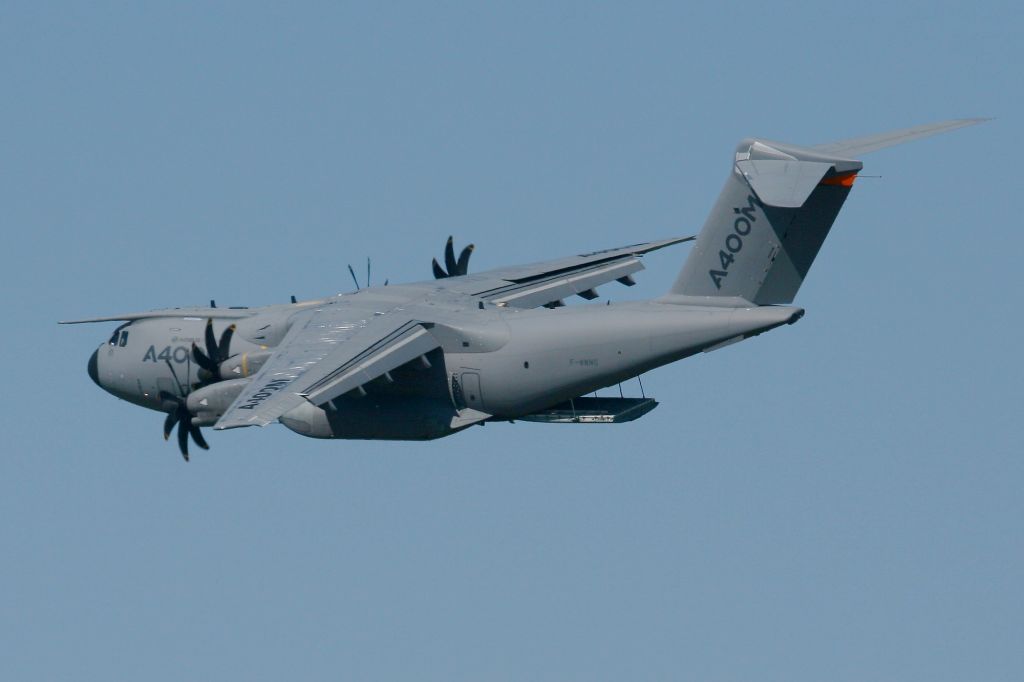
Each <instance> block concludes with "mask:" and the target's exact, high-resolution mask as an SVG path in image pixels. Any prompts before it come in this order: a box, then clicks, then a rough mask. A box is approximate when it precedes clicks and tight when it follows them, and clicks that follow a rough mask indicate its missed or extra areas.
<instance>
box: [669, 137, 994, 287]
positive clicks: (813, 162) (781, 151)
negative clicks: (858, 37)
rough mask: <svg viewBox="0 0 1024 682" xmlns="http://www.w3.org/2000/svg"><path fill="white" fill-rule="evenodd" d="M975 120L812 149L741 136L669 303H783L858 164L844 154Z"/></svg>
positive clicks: (801, 278) (815, 250) (808, 263)
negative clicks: (723, 185) (715, 199)
mask: <svg viewBox="0 0 1024 682" xmlns="http://www.w3.org/2000/svg"><path fill="white" fill-rule="evenodd" d="M983 120H985V119H961V120H957V121H946V122H944V123H937V124H932V125H927V126H919V127H917V128H908V129H905V130H899V131H895V132H892V133H884V134H881V135H873V136H870V137H862V138H857V139H853V140H845V141H843V142H836V143H832V144H827V145H819V146H817V147H798V146H796V145H790V144H782V143H778V142H770V141H767V140H759V139H746V140H744V141H743V142H741V143H740V144H739V146H737V147H736V153H735V156H734V160H733V167H732V173H731V174H730V175H729V179H728V180H727V181H726V183H725V187H724V188H723V189H722V193H721V194H720V195H719V197H718V201H717V202H716V203H715V206H714V208H713V209H712V210H711V214H710V215H709V216H708V219H707V222H705V223H704V227H703V228H702V229H701V232H700V235H699V236H698V237H697V242H696V244H695V245H694V247H693V250H692V251H690V254H689V256H688V257H687V260H686V263H685V264H684V265H683V269H682V272H680V273H679V277H678V278H677V279H676V282H675V284H674V285H673V286H672V289H671V292H670V296H669V300H681V301H686V302H694V303H696V302H700V300H701V299H703V298H713V299H714V300H713V301H709V302H714V303H715V304H717V305H729V304H730V303H729V302H730V301H731V302H732V303H731V304H733V305H749V304H750V303H753V304H756V305H768V304H777V303H791V302H792V301H793V298H794V297H795V296H796V293H797V291H798V290H799V289H800V285H801V284H803V281H804V278H805V277H806V276H807V272H808V270H810V267H811V264H812V263H813V262H814V258H815V257H816V256H817V255H818V251H819V250H820V249H821V245H822V244H823V243H824V241H825V237H827V236H828V232H829V230H830V229H831V227H832V223H833V222H834V221H835V219H836V216H837V215H838V214H839V210H840V209H841V208H842V207H843V203H844V202H845V201H846V197H847V196H848V195H849V194H850V189H851V188H852V187H853V183H854V180H855V179H856V177H857V173H859V172H860V170H861V168H863V164H862V163H861V162H860V161H857V160H855V159H853V158H851V157H853V156H854V155H857V154H863V153H867V152H870V151H875V150H877V149H882V148H883V147H888V146H891V145H895V144H900V143H902V142H908V141H910V140H914V139H918V138H921V137H926V136H928V135H934V134H937V133H940V132H945V131H947V130H953V129H955V128H960V127H963V126H966V125H972V124H974V123H980V122H981V121H983Z"/></svg>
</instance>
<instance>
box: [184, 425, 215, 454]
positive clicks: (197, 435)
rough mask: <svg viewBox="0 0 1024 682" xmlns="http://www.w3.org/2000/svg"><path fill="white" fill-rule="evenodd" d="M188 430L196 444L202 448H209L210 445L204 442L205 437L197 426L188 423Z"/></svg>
mask: <svg viewBox="0 0 1024 682" xmlns="http://www.w3.org/2000/svg"><path fill="white" fill-rule="evenodd" d="M188 432H189V434H191V435H192V440H194V441H195V442H196V445H198V446H199V447H201V448H202V449H203V450H209V449H210V446H209V445H207V444H206V439H205V438H203V432H202V431H200V430H199V427H198V426H196V425H195V424H189V425H188Z"/></svg>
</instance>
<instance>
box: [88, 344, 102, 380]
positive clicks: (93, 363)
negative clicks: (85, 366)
mask: <svg viewBox="0 0 1024 682" xmlns="http://www.w3.org/2000/svg"><path fill="white" fill-rule="evenodd" d="M99 353H100V349H99V348H97V349H96V350H94V351H93V352H92V355H90V356H89V378H90V379H92V380H93V381H94V382H96V385H97V386H99V387H100V388H103V385H102V384H101V383H100V372H99V367H98V363H99V361H98V359H97V358H98V356H99Z"/></svg>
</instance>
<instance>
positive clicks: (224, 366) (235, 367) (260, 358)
mask: <svg viewBox="0 0 1024 682" xmlns="http://www.w3.org/2000/svg"><path fill="white" fill-rule="evenodd" d="M271 353H272V351H269V350H258V351H256V352H254V353H239V354H237V355H232V356H231V357H230V358H228V359H227V360H225V361H224V362H222V363H220V375H221V376H222V377H224V378H225V379H244V378H245V377H251V376H252V375H253V374H255V373H256V372H258V371H260V368H261V367H263V364H264V363H265V362H266V361H267V358H269V357H270V355H271Z"/></svg>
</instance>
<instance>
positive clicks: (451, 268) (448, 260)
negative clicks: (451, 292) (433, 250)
mask: <svg viewBox="0 0 1024 682" xmlns="http://www.w3.org/2000/svg"><path fill="white" fill-rule="evenodd" d="M458 265H459V264H458V263H457V262H456V261H455V247H454V246H453V245H452V238H451V237H448V242H447V243H446V244H445V245H444V266H445V267H446V268H447V269H448V276H449V277H452V276H454V275H455V274H456V270H458Z"/></svg>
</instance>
